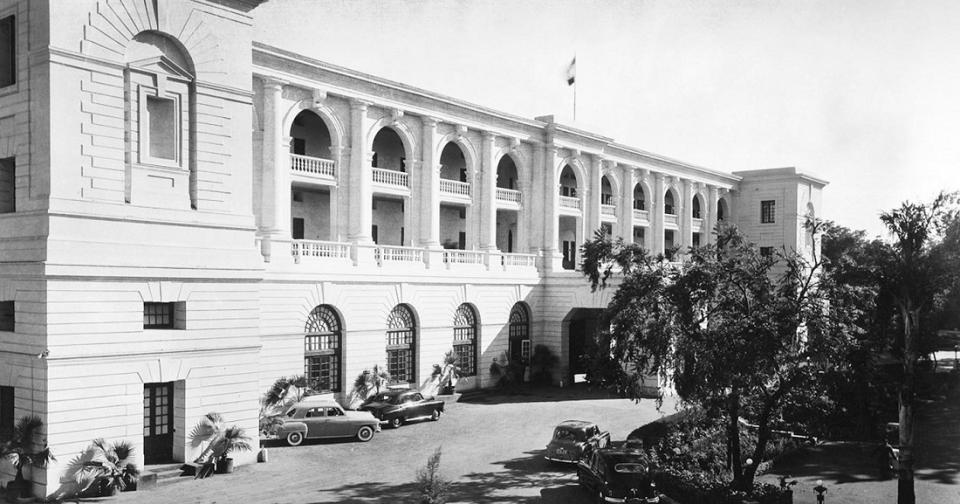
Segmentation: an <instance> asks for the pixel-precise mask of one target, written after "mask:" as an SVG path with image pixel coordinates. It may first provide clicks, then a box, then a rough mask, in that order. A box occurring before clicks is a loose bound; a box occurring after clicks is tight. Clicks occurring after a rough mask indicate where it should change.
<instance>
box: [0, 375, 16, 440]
mask: <svg viewBox="0 0 960 504" xmlns="http://www.w3.org/2000/svg"><path fill="white" fill-rule="evenodd" d="M15 397H16V396H15V395H14V391H13V387H0V442H3V441H6V440H8V439H10V438H11V437H12V436H13V422H14V400H15Z"/></svg>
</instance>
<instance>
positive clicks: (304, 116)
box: [290, 110, 333, 160]
mask: <svg viewBox="0 0 960 504" xmlns="http://www.w3.org/2000/svg"><path fill="white" fill-rule="evenodd" d="M290 138H291V139H292V140H291V141H290V153H291V154H295V155H298V156H307V157H310V158H314V159H324V160H330V159H331V154H330V147H331V146H332V145H333V143H332V141H331V137H330V130H329V129H327V124H326V123H325V122H324V121H323V119H322V118H321V117H320V116H319V115H317V114H316V113H315V112H313V111H312V110H301V111H300V113H299V114H297V116H296V117H294V118H293V124H291V125H290Z"/></svg>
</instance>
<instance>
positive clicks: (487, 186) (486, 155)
mask: <svg viewBox="0 0 960 504" xmlns="http://www.w3.org/2000/svg"><path fill="white" fill-rule="evenodd" d="M495 139H496V136H495V135H494V134H493V133H491V132H489V131H484V132H483V140H482V141H481V143H480V147H481V149H480V177H478V178H477V181H478V183H479V184H480V191H478V192H479V193H480V212H481V213H480V249H481V250H486V251H495V250H497V202H496V197H497V189H496V187H497V167H496V166H493V142H494V140H495Z"/></svg>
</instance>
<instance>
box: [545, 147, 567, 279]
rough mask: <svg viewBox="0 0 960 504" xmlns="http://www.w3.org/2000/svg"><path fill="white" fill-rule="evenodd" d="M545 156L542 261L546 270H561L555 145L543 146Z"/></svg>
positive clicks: (558, 176)
mask: <svg viewBox="0 0 960 504" xmlns="http://www.w3.org/2000/svg"><path fill="white" fill-rule="evenodd" d="M544 150H545V158H544V163H543V170H544V174H545V177H544V178H545V180H544V182H545V183H544V185H543V187H544V195H543V196H544V197H543V202H544V207H545V208H544V212H543V229H544V233H543V262H544V269H546V270H547V271H562V270H563V254H561V253H560V222H559V219H560V211H559V209H560V174H559V173H557V161H558V160H557V146H556V145H554V144H553V143H549V144H547V145H546V146H545V147H544Z"/></svg>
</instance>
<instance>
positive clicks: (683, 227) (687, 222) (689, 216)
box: [680, 179, 693, 254]
mask: <svg viewBox="0 0 960 504" xmlns="http://www.w3.org/2000/svg"><path fill="white" fill-rule="evenodd" d="M680 184H681V193H680V194H681V195H680V198H681V200H682V201H683V202H682V203H681V205H682V206H681V208H680V251H681V253H684V254H686V253H687V249H688V248H690V247H692V246H693V182H692V181H690V180H689V179H682V180H680Z"/></svg>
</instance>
